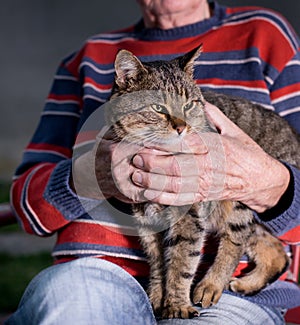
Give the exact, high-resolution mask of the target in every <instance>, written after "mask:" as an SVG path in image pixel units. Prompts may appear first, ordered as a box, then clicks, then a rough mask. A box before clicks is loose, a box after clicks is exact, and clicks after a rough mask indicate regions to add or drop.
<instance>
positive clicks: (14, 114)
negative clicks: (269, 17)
mask: <svg viewBox="0 0 300 325" xmlns="http://www.w3.org/2000/svg"><path fill="white" fill-rule="evenodd" d="M219 2H220V3H222V4H227V5H259V6H266V7H270V8H273V9H276V10H278V11H281V12H282V13H283V14H284V15H285V16H286V17H287V18H288V19H289V20H290V22H291V23H292V25H293V26H294V28H295V29H296V30H297V31H298V32H300V21H299V19H298V13H299V12H300V1H294V0H285V1H273V0H268V1H267V0H253V1H249V0H236V1H234V0H220V1H219ZM139 17H140V14H139V10H138V6H137V4H136V2H135V0H111V1H100V0H84V1H83V0H26V1H24V0H4V1H2V3H1V10H0V41H1V51H0V64H1V76H0V96H1V97H0V98H1V104H0V110H1V118H0V181H1V180H3V179H10V178H11V176H12V174H13V171H14V169H15V168H16V166H17V164H18V163H19V161H20V159H21V154H22V149H23V148H24V146H25V145H26V144H27V142H28V141H29V139H30V137H31V135H32V132H33V130H34V129H35V127H36V125H37V122H38V119H39V114H40V111H41V109H42V107H43V102H44V99H45V97H46V95H47V93H48V90H49V88H50V85H51V82H52V77H53V75H54V72H55V70H56V67H57V65H58V63H59V62H60V60H61V59H62V58H63V57H65V56H66V55H67V54H69V53H71V52H72V51H74V50H76V49H78V48H79V47H80V46H81V44H82V42H83V41H84V40H85V39H86V38H87V37H88V36H90V35H93V34H96V33H99V32H103V31H107V30H112V29H118V28H121V27H125V26H127V25H129V24H131V23H132V22H135V21H137V20H138V19H139Z"/></svg>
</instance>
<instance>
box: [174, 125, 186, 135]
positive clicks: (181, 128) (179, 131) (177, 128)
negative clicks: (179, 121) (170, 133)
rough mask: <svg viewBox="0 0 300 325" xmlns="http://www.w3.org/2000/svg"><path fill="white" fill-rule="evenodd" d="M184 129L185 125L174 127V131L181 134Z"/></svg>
mask: <svg viewBox="0 0 300 325" xmlns="http://www.w3.org/2000/svg"><path fill="white" fill-rule="evenodd" d="M184 129H185V125H178V126H177V127H176V131H177V133H178V134H181V133H182V132H183V130H184Z"/></svg>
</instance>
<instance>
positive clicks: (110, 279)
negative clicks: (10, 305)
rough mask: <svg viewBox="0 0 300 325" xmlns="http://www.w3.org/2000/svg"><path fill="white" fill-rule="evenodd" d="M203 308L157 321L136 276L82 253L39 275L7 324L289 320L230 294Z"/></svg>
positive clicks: (187, 323) (127, 324)
mask: <svg viewBox="0 0 300 325" xmlns="http://www.w3.org/2000/svg"><path fill="white" fill-rule="evenodd" d="M199 311H200V314H201V315H200V317H197V318H194V319H190V320H181V319H173V320H162V321H158V322H157V321H156V320H155V318H154V315H153V313H152V309H151V305H150V302H149V300H148V297H147V295H146V293H145V291H144V290H143V288H142V287H141V286H140V284H139V283H138V282H137V281H136V280H135V279H134V278H133V277H132V276H130V275H129V274H128V273H127V272H126V271H124V270H123V269H121V268H120V267H118V266H117V265H115V264H112V263H110V262H107V261H105V260H101V259H97V258H81V259H77V260H75V261H72V262H69V263H63V264H59V265H55V266H52V267H50V268H48V269H46V270H44V271H42V272H41V273H40V274H38V275H37V276H36V277H35V278H34V279H33V280H32V282H31V283H30V285H29V286H28V288H27V289H26V291H25V293H24V295H23V298H22V300H21V302H20V305H19V308H18V310H17V311H16V312H15V314H14V315H12V317H11V318H10V319H9V320H8V321H7V323H6V324H7V325H9V324H27V323H30V324H32V325H35V324H47V325H49V324H65V325H68V324H72V325H73V324H74V323H76V324H84V325H86V324H89V325H92V324H98V325H99V324H103V325H106V324H109V325H118V324H120V325H121V324H122V325H123V324H124V325H133V324H134V325H139V324H141V325H148V324H149V325H152V324H159V325H164V324H166V325H182V324H183V325H190V324H191V325H192V324H195V325H197V324H199V325H201V324H216V325H219V324H222V325H226V324H230V325H232V324H238V325H243V324H249V325H250V324H253V325H255V324H257V325H258V324H259V325H261V324H264V325H267V324H270V325H271V324H284V321H283V318H282V316H281V315H280V312H279V310H276V309H271V308H266V307H263V306H258V305H256V304H254V303H252V302H249V301H247V300H244V299H242V298H239V297H235V296H232V295H229V294H223V295H222V298H221V299H220V301H219V303H218V304H217V305H216V306H213V307H211V308H209V309H199Z"/></svg>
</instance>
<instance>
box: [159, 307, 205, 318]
mask: <svg viewBox="0 0 300 325" xmlns="http://www.w3.org/2000/svg"><path fill="white" fill-rule="evenodd" d="M198 316H199V312H198V310H197V309H196V308H194V307H193V306H191V305H185V306H171V307H170V306H169V307H164V308H163V311H162V315H161V317H162V318H194V317H198Z"/></svg>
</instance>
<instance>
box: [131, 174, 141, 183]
mask: <svg viewBox="0 0 300 325" xmlns="http://www.w3.org/2000/svg"><path fill="white" fill-rule="evenodd" d="M132 181H133V182H134V183H136V184H142V182H143V176H142V174H141V173H140V172H134V173H133V174H132Z"/></svg>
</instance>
